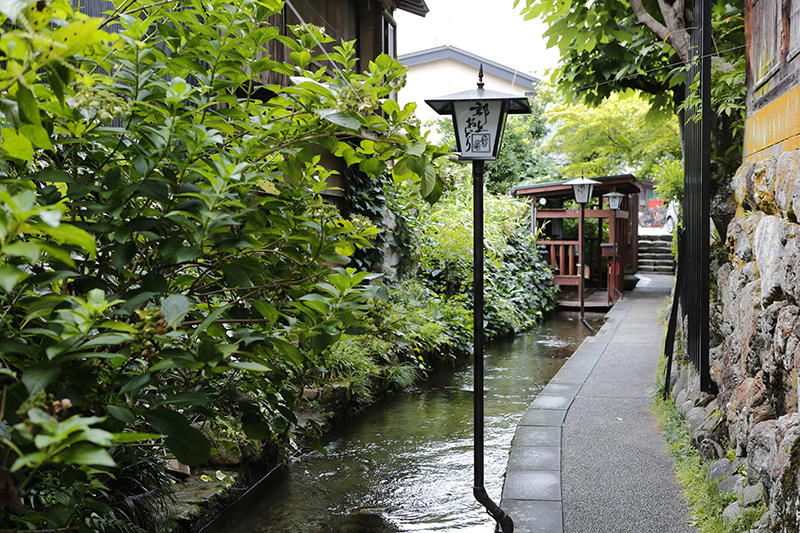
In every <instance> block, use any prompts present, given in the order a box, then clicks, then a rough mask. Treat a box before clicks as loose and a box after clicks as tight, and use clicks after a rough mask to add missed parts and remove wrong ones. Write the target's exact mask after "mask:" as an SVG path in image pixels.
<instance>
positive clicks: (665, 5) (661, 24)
mask: <svg viewBox="0 0 800 533" xmlns="http://www.w3.org/2000/svg"><path fill="white" fill-rule="evenodd" d="M519 4H524V6H523V8H522V13H523V15H524V16H525V19H526V20H528V19H532V18H541V19H542V20H544V22H545V23H546V24H547V25H548V26H549V29H548V30H547V32H545V37H547V38H548V39H549V46H557V47H558V49H559V51H560V53H561V61H560V63H559V66H558V68H557V69H556V70H555V71H554V73H553V76H554V80H556V81H557V82H558V84H559V85H561V86H562V87H564V88H566V89H569V90H570V91H571V92H572V93H573V94H575V95H576V96H579V97H581V98H584V99H585V100H586V102H587V103H589V104H591V105H596V104H598V103H600V102H601V101H602V100H604V99H605V98H607V97H608V96H610V95H611V94H612V93H614V92H619V91H625V90H629V89H636V90H639V91H641V92H642V93H645V94H646V95H647V97H648V98H649V99H650V101H651V103H652V106H653V109H654V110H657V111H661V112H666V113H672V112H674V111H675V107H676V105H677V104H679V103H680V102H682V101H683V98H684V97H683V91H684V89H683V82H684V74H685V70H684V68H683V67H685V66H686V65H687V63H688V60H689V31H690V29H691V27H692V18H693V14H692V11H691V9H692V4H687V3H685V2H684V1H683V0H678V1H675V2H663V1H659V2H656V1H655V0H629V1H625V0H611V1H609V2H602V3H597V2H587V1H583V0H581V1H578V2H568V1H565V0H524V2H522V1H521V0H516V2H515V5H519ZM712 9H713V25H714V42H715V43H716V51H717V54H718V56H717V57H718V59H717V60H716V61H717V62H723V63H733V62H734V61H735V59H736V58H738V57H740V56H741V55H743V53H742V49H741V46H743V45H744V25H743V20H742V13H743V3H742V0H732V1H730V0H716V1H715V2H714V4H713V8H712Z"/></svg>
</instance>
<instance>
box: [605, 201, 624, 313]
mask: <svg viewBox="0 0 800 533" xmlns="http://www.w3.org/2000/svg"><path fill="white" fill-rule="evenodd" d="M603 197H604V198H608V207H609V209H611V228H610V230H611V236H612V238H613V239H614V241H613V243H612V244H613V252H612V258H611V260H612V264H613V267H612V268H613V270H612V274H611V286H612V287H613V288H614V292H616V293H617V295H619V297H620V298H622V293H621V292H620V291H619V289H617V268H619V266H618V265H617V211H619V208H620V207H622V199H623V198H624V197H625V195H624V194H622V193H618V192H616V191H615V192H610V193H608V194H604V195H603Z"/></svg>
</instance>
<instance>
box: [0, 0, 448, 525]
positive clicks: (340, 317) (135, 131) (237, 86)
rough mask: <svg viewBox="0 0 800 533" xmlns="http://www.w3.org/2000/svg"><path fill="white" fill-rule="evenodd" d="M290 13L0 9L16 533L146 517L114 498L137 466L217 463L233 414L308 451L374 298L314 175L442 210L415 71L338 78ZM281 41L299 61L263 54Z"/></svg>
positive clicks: (7, 451) (6, 451)
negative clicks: (302, 410)
mask: <svg viewBox="0 0 800 533" xmlns="http://www.w3.org/2000/svg"><path fill="white" fill-rule="evenodd" d="M130 7H131V6H130V3H124V2H121V3H120V10H121V9H129V8H130ZM282 9H283V3H282V2H280V1H278V0H262V1H259V2H253V1H250V0H232V1H225V0H210V1H208V2H199V1H196V0H186V1H184V2H179V3H178V4H177V5H176V4H175V3H170V4H163V3H156V4H153V5H150V6H147V9H146V10H140V9H138V8H135V7H134V9H133V11H132V12H131V13H127V14H126V13H122V12H121V11H117V12H115V13H114V14H112V15H111V16H110V17H109V18H108V19H100V18H89V17H85V16H83V15H80V14H79V13H75V12H73V10H72V8H71V7H70V5H69V3H68V2H65V1H63V0H56V1H54V2H52V3H47V2H39V3H37V2H33V1H31V0H25V1H22V2H11V3H9V2H5V3H3V4H2V5H0V23H2V24H3V30H4V31H3V34H2V36H0V42H1V43H2V50H3V51H4V53H5V55H4V57H3V61H2V62H0V112H2V119H0V121H1V122H2V123H0V135H2V141H1V142H0V156H1V157H0V362H2V367H0V387H1V388H2V390H3V402H2V406H3V412H2V418H3V419H4V421H5V422H6V424H7V425H6V426H4V428H5V429H3V431H2V433H1V434H0V437H1V439H2V440H1V442H2V456H3V460H2V463H0V476H2V478H3V482H4V484H5V486H7V487H15V490H10V491H9V493H8V495H7V498H8V499H9V500H10V502H11V503H12V504H13V506H14V508H15V511H16V512H15V513H3V515H2V517H0V529H3V528H5V529H21V530H28V529H31V530H37V529H56V528H77V529H79V530H80V531H89V530H92V529H95V530H97V529H100V530H102V529H109V530H111V529H113V526H112V525H110V524H107V523H103V524H100V523H99V519H97V518H96V517H95V515H97V514H98V513H103V516H104V518H103V520H105V519H106V517H113V516H117V513H118V512H119V513H123V512H127V510H126V509H127V507H126V505H127V504H125V503H124V501H123V502H120V501H118V500H114V499H113V498H112V497H111V496H110V495H109V494H110V491H109V490H108V489H109V487H110V485H108V483H110V482H109V481H108V480H109V478H110V477H112V476H113V475H114V472H116V470H115V469H118V468H119V467H120V465H121V464H122V462H123V458H124V456H123V455H122V452H121V451H120V450H121V449H126V448H129V449H130V450H133V451H135V450H136V449H138V448H137V446H138V444H137V443H140V442H143V443H145V444H146V445H156V446H159V447H162V448H163V449H164V450H165V451H166V452H167V453H169V454H170V455H172V456H174V457H176V458H177V459H179V460H180V461H182V462H183V463H186V464H190V465H196V464H200V463H202V462H203V461H205V460H206V459H207V458H208V456H209V454H210V451H211V445H210V442H209V440H208V439H207V437H206V436H205V435H204V434H203V433H202V432H201V431H199V430H198V429H197V426H198V425H199V424H202V422H204V421H208V420H211V419H214V418H215V417H217V416H226V417H232V418H234V419H236V420H238V422H239V423H240V424H241V427H242V430H243V431H244V433H245V434H246V435H247V437H248V438H250V439H253V440H258V441H272V442H273V443H274V444H275V445H276V446H282V445H284V444H285V443H286V442H288V441H289V440H290V437H291V436H297V437H302V434H303V430H302V429H301V428H298V427H297V425H296V419H295V416H294V414H293V407H294V405H295V403H296V401H297V397H298V391H301V390H302V387H303V385H304V384H306V383H308V382H309V381H313V380H314V379H316V378H317V377H318V372H317V370H316V366H315V363H314V359H315V357H317V356H319V354H321V353H323V352H324V351H325V350H327V349H329V348H330V346H332V345H333V344H334V343H335V342H336V341H337V340H338V339H340V338H341V337H342V336H343V335H347V334H349V333H352V332H354V331H355V330H356V329H357V328H358V327H359V323H360V319H361V315H362V313H363V311H364V310H365V309H366V308H367V303H366V302H367V300H368V298H369V297H370V296H371V295H372V292H371V291H370V290H369V289H365V288H363V287H362V286H361V282H362V281H363V280H364V278H365V276H366V272H358V271H356V270H355V269H352V268H351V269H347V268H345V266H346V265H348V264H349V262H350V261H351V259H350V258H351V257H352V256H353V254H354V253H355V251H356V250H357V249H358V248H362V247H368V246H369V245H370V239H372V238H373V237H374V236H375V235H376V234H377V232H378V231H379V230H378V229H377V228H375V227H373V226H372V225H371V224H369V223H368V221H367V220H365V219H364V218H363V217H353V218H345V217H343V216H342V215H341V214H340V213H338V212H337V211H336V210H335V209H331V208H330V206H328V205H326V204H325V202H324V201H323V199H322V198H321V194H322V193H323V192H325V191H326V189H328V185H327V184H326V179H327V178H328V177H329V176H330V175H331V174H333V173H334V172H335V171H334V170H333V169H330V168H326V167H325V166H323V164H322V163H321V161H322V157H321V156H320V155H319V154H321V153H327V154H334V155H336V156H338V157H339V158H340V161H341V162H342V167H347V166H349V167H352V168H353V169H358V170H359V171H360V172H362V173H364V174H366V175H368V176H370V177H372V178H373V179H377V178H379V177H380V176H383V175H385V174H387V173H388V172H389V171H388V165H387V162H388V161H390V160H393V161H395V162H396V163H395V165H394V167H393V175H394V176H395V178H396V179H397V180H398V181H410V182H412V183H413V184H415V186H416V187H418V189H419V192H420V193H421V194H422V196H423V197H424V198H425V199H426V200H428V201H434V200H435V199H436V198H437V197H438V196H439V195H440V194H441V191H442V183H441V181H440V180H439V179H438V177H437V176H436V172H435V167H434V160H435V159H436V158H437V157H439V156H441V155H442V153H441V152H439V151H438V149H437V148H436V147H435V146H432V145H429V144H428V143H427V142H426V141H425V140H424V138H423V136H422V135H421V133H420V131H419V129H418V127H417V121H416V119H415V118H414V116H413V111H414V105H413V104H412V105H409V106H406V107H405V108H400V106H399V105H398V104H397V103H396V102H395V101H393V100H392V99H391V98H389V97H390V95H391V93H392V92H393V91H396V90H399V89H400V88H401V87H402V85H403V83H404V76H405V68H404V67H403V66H402V65H401V64H400V63H398V62H397V61H395V60H394V59H392V58H391V57H388V56H385V55H384V56H380V57H378V58H377V59H376V60H375V61H374V62H370V63H369V64H368V65H367V72H366V73H364V74H358V73H356V72H354V66H355V64H356V58H355V57H354V50H355V44H354V43H352V42H350V43H340V44H339V45H338V46H332V47H331V48H330V49H332V50H333V52H332V53H330V54H329V55H327V56H326V57H325V58H324V60H325V61H327V63H328V64H330V65H332V66H335V69H334V70H332V71H331V73H329V72H328V71H327V69H326V68H320V67H318V66H317V62H316V60H321V58H319V57H317V52H318V50H317V46H318V43H331V39H330V38H329V37H328V36H326V35H325V34H324V32H323V30H322V29H321V28H315V27H310V26H303V27H293V28H291V35H280V31H279V30H278V29H277V28H273V27H270V26H269V25H268V24H266V23H264V22H262V21H266V20H268V19H269V18H270V17H271V16H272V15H274V14H276V13H280V12H281V10H282ZM51 20H52V21H53V24H51V23H50V22H51ZM109 22H113V23H114V24H117V23H118V24H119V28H120V29H119V30H118V34H110V33H107V32H106V31H105V29H104V28H106V27H107V26H104V25H105V24H108V23H109ZM275 40H277V41H280V43H281V44H282V45H284V46H286V47H288V48H289V49H290V50H291V54H290V57H291V59H290V61H289V62H287V63H280V62H276V61H274V60H273V59H271V58H269V57H268V56H264V54H263V53H262V52H263V50H264V49H265V47H266V46H267V45H268V44H269V43H270V42H271V41H275ZM261 73H268V74H270V75H271V76H272V77H273V78H276V77H279V76H286V77H288V79H289V80H290V81H291V85H290V86H289V87H280V86H277V85H270V86H264V85H263V83H262V80H261V78H260V74H261ZM398 132H402V133H398ZM421 176H423V177H424V179H422V178H421ZM126 460H127V459H126ZM65 470H66V471H69V472H70V475H69V476H66V477H63V476H62V475H61V473H62V472H64V471H65ZM153 482H155V480H154V481H153ZM146 514H147V513H146ZM142 516H143V515H142ZM109 519H111V518H109ZM139 519H140V518H139V517H135V518H131V520H134V521H136V520H139ZM140 525H141V527H149V526H147V525H146V524H138V523H131V524H130V527H128V528H127V529H128V530H134V529H136V528H137V527H139V526H140Z"/></svg>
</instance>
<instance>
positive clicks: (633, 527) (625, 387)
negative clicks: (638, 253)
mask: <svg viewBox="0 0 800 533" xmlns="http://www.w3.org/2000/svg"><path fill="white" fill-rule="evenodd" d="M638 277H639V278H640V280H639V283H638V284H637V286H636V288H635V289H634V290H633V291H632V293H631V294H630V295H626V297H625V299H623V300H621V301H619V302H617V304H616V305H615V306H614V307H613V308H612V309H611V311H609V313H608V315H607V317H608V320H607V321H606V323H605V324H604V325H603V327H602V328H601V329H600V330H599V331H598V332H597V334H596V335H595V336H593V337H587V338H586V339H585V340H584V341H583V343H582V344H581V345H580V347H579V348H578V349H577V350H576V351H575V353H574V354H573V355H572V356H571V357H570V359H569V360H568V361H567V362H566V364H565V365H564V366H563V367H562V368H561V370H560V371H559V372H558V373H557V374H556V375H555V377H554V378H553V379H552V380H551V381H550V382H549V383H548V385H547V386H546V387H545V388H544V390H543V391H542V392H541V393H540V394H539V395H538V396H537V397H536V399H535V400H534V401H533V403H532V404H531V406H530V407H529V409H528V410H527V411H526V412H525V414H524V416H523V418H522V420H521V422H520V424H519V426H518V427H517V432H516V436H515V437H514V442H513V445H512V448H511V453H510V456H509V461H508V470H507V472H506V479H505V484H504V486H503V493H502V499H501V502H500V507H501V508H502V509H503V510H504V511H506V512H507V513H508V514H509V515H510V516H511V518H512V519H513V521H514V531H515V532H516V533H533V532H537V533H539V532H546V533H590V532H591V533H617V532H618V533H648V532H659V533H690V532H694V531H696V529H695V528H693V527H691V526H690V525H689V520H690V518H689V508H688V505H687V503H686V501H685V500H684V498H683V496H682V495H681V490H680V488H679V487H678V486H677V484H676V482H675V478H674V465H675V463H674V460H673V458H672V456H671V455H670V454H669V452H668V451H667V449H666V446H667V444H666V441H665V440H664V437H663V435H662V434H661V433H660V431H659V429H658V428H657V426H656V420H655V417H654V415H653V413H652V412H651V411H650V405H651V403H652V398H651V388H652V387H653V384H654V381H655V373H656V367H657V363H658V358H659V355H660V352H661V346H662V338H663V334H664V325H663V324H662V323H660V322H659V320H658V318H657V317H656V310H657V309H658V308H659V307H661V306H662V304H663V303H664V300H665V299H666V298H667V297H668V296H669V294H670V291H671V288H672V279H673V278H672V276H666V275H649V274H648V275H647V276H643V275H640V276H638Z"/></svg>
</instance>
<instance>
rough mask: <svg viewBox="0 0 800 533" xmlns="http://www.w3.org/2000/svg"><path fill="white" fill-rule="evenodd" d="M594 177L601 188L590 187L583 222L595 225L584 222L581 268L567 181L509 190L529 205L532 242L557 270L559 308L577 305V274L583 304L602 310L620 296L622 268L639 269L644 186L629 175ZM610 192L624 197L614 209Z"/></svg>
mask: <svg viewBox="0 0 800 533" xmlns="http://www.w3.org/2000/svg"><path fill="white" fill-rule="evenodd" d="M592 179H593V180H595V181H597V182H599V184H598V185H595V186H594V190H593V191H592V200H591V201H590V202H589V204H587V207H586V209H585V218H586V219H587V220H593V219H594V220H597V223H596V224H585V225H586V226H591V230H589V228H584V229H585V230H586V231H584V243H585V244H584V245H585V250H584V252H585V253H584V257H585V259H586V260H585V263H586V264H585V266H583V268H581V265H580V260H579V258H580V257H581V255H580V247H581V242H580V240H579V239H578V236H579V235H580V233H581V228H580V210H579V209H578V207H577V204H576V203H575V202H574V198H575V197H574V195H573V192H572V187H571V186H570V185H567V184H566V181H552V182H546V183H535V184H530V185H519V186H517V187H514V188H513V189H512V190H511V192H512V194H513V195H515V196H517V197H519V198H524V199H526V200H529V201H530V203H531V231H532V232H537V231H538V234H539V237H540V238H539V239H538V240H537V241H536V244H539V245H541V246H542V247H543V248H544V254H545V258H546V259H547V260H548V261H549V262H550V265H551V266H552V267H553V269H554V270H555V278H556V283H557V284H558V285H559V286H560V287H561V289H562V291H561V297H560V301H559V305H561V306H563V307H571V306H573V305H577V302H578V297H579V295H577V287H578V285H579V283H580V278H579V276H580V275H581V271H583V276H584V281H585V283H584V286H585V289H586V293H585V296H584V303H585V306H586V307H588V308H591V307H600V308H602V307H609V306H610V305H612V304H613V302H615V301H616V300H617V299H618V297H619V295H620V294H621V293H622V291H623V287H624V286H625V272H626V270H629V271H633V272H635V271H636V268H637V266H638V265H637V255H638V243H639V235H638V227H639V221H638V214H639V193H640V192H641V191H642V187H641V186H640V185H639V184H638V183H637V182H636V178H635V177H634V176H633V175H631V174H624V175H619V176H604V177H599V178H592ZM610 192H618V193H621V194H623V195H624V198H623V200H622V205H621V206H620V209H618V210H616V211H613V210H611V209H610V208H609V207H608V203H607V199H606V198H604V197H603V195H604V194H606V193H610ZM568 200H573V202H572V203H573V204H574V205H575V207H574V208H566V207H565V202H567V201H568ZM568 220H575V223H569V222H567V223H566V224H565V222H566V221H568ZM606 235H607V238H606V237H605V236H606ZM615 245H616V246H615ZM615 250H616V253H615ZM615 289H616V290H615ZM617 291H619V292H617Z"/></svg>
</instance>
